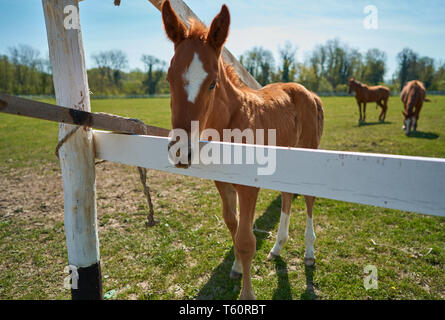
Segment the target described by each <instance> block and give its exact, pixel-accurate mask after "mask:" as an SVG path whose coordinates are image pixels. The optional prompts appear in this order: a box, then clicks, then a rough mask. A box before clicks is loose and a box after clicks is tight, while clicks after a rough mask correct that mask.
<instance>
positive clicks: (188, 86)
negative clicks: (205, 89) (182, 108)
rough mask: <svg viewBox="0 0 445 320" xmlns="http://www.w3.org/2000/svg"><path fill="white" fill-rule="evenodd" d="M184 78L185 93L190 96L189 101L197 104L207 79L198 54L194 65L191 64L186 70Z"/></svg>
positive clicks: (194, 59)
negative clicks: (197, 98)
mask: <svg viewBox="0 0 445 320" xmlns="http://www.w3.org/2000/svg"><path fill="white" fill-rule="evenodd" d="M182 77H183V79H184V82H185V91H186V92H187V95H188V101H190V102H191V103H195V100H196V97H197V96H198V94H199V90H200V89H201V85H202V83H203V82H204V80H205V78H206V77H207V72H206V71H205V70H204V67H203V65H202V62H201V60H200V59H199V56H198V54H197V53H196V52H195V55H194V57H193V60H192V63H190V66H189V67H188V68H187V70H185V72H184V74H183V76H182Z"/></svg>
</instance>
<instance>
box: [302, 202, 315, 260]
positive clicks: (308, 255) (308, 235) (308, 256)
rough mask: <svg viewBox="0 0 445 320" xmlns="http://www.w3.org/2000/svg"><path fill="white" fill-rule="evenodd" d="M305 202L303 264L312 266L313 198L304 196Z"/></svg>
mask: <svg viewBox="0 0 445 320" xmlns="http://www.w3.org/2000/svg"><path fill="white" fill-rule="evenodd" d="M304 200H306V208H307V217H306V231H305V233H304V239H305V243H306V250H305V252H304V263H305V265H307V266H312V265H313V264H314V263H315V253H314V243H315V239H316V237H315V232H314V224H313V222H312V208H313V207H314V201H315V197H312V196H304Z"/></svg>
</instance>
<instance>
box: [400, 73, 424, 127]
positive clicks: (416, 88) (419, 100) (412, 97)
mask: <svg viewBox="0 0 445 320" xmlns="http://www.w3.org/2000/svg"><path fill="white" fill-rule="evenodd" d="M425 97H426V89H425V86H424V85H423V83H422V82H420V81H418V80H412V81H409V82H407V83H406V84H405V86H404V87H403V90H402V93H401V94H400V98H401V99H402V102H403V105H404V106H405V107H404V110H403V111H402V114H403V117H404V119H403V130H405V134H406V135H409V134H410V132H411V128H412V130H413V131H414V132H415V131H416V130H417V122H418V121H419V113H420V110H421V109H422V106H423V102H424V101H427V99H426V98H425Z"/></svg>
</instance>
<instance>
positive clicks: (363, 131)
mask: <svg viewBox="0 0 445 320" xmlns="http://www.w3.org/2000/svg"><path fill="white" fill-rule="evenodd" d="M430 98H432V102H431V103H426V104H425V105H424V109H423V110H422V113H421V117H420V120H419V125H418V130H419V131H418V132H417V133H416V134H413V135H412V136H411V137H406V136H405V135H404V134H403V132H402V130H401V126H402V115H401V110H402V105H401V102H400V99H399V98H398V97H392V98H391V99H390V101H389V111H388V115H387V121H386V122H385V123H379V122H378V114H379V110H376V109H375V106H374V104H368V108H367V120H368V123H367V124H366V125H362V126H358V122H357V120H358V108H357V106H356V103H355V100H354V99H353V98H352V97H329V98H323V99H322V100H323V103H324V108H325V115H326V120H325V131H324V136H323V138H322V143H321V148H322V149H331V150H345V151H361V152H376V153H389V154H403V155H417V156H428V157H441V158H445V121H444V120H445V97H436V96H434V97H430ZM92 109H93V111H102V112H108V113H115V114H119V115H123V116H129V117H136V118H139V119H141V120H143V121H145V122H146V123H148V124H151V125H156V126H163V127H170V111H169V100H168V99H134V100H93V101H92ZM56 144H57V124H54V123H49V122H45V121H39V120H33V119H27V118H21V117H14V116H9V115H4V114H0V299H69V298H70V292H69V291H68V290H65V289H64V287H63V281H64V278H65V277H66V276H67V274H65V273H64V268H65V266H66V265H67V254H66V244H65V234H64V226H63V191H62V184H61V176H60V169H59V166H58V162H57V159H56V158H55V156H54V148H55V146H56ZM96 170H97V208H98V209H97V210H98V220H99V221H98V223H99V240H100V251H101V262H102V273H103V286H104V293H105V292H107V291H110V290H115V291H116V295H115V297H114V299H236V298H238V297H239V292H240V285H241V283H240V281H239V280H230V279H229V277H228V275H229V272H230V268H231V265H232V262H233V258H234V256H233V246H232V242H231V238H230V234H229V231H228V229H227V228H226V226H225V224H224V222H223V220H222V214H221V204H220V200H219V196H218V194H217V191H216V188H214V186H213V183H212V182H211V181H205V180H201V179H196V178H189V177H184V176H178V175H171V174H167V173H161V172H155V171H149V174H150V177H149V179H150V186H151V187H152V189H153V200H154V205H155V211H156V218H157V219H159V220H160V223H159V224H158V225H157V226H156V227H154V228H150V229H146V228H145V225H144V222H145V215H146V213H147V204H146V202H145V200H144V196H143V193H142V188H141V186H140V185H139V180H138V175H137V170H136V169H135V168H133V167H127V166H123V165H118V164H113V163H104V164H100V165H98V166H97V168H96ZM280 204H281V199H280V193H279V192H277V191H271V190H261V192H260V196H259V201H258V204H257V208H256V220H255V229H256V231H255V234H256V237H257V252H256V255H255V258H254V264H253V265H254V267H253V268H254V269H253V285H254V289H255V293H256V296H257V298H258V299H444V298H445V219H444V218H439V217H432V216H425V215H421V214H415V213H408V212H402V211H397V210H389V209H383V208H377V207H371V206H365V205H358V204H351V203H345V202H340V201H332V200H328V199H318V200H317V202H316V206H315V213H314V224H315V232H316V235H317V241H316V243H315V248H316V265H315V267H312V268H306V267H305V266H304V264H303V255H304V228H305V221H306V217H305V211H304V208H305V207H304V201H303V200H302V198H301V197H298V198H295V199H294V202H293V206H292V212H293V214H292V217H291V223H290V233H289V234H290V239H289V242H288V243H287V245H286V247H285V249H284V250H283V252H282V256H281V258H279V259H277V260H275V261H267V260H266V256H267V253H268V252H269V250H270V249H271V247H272V246H273V243H274V240H275V236H276V231H277V226H278V222H279V216H280ZM366 265H374V266H376V267H377V271H378V289H376V290H368V291H367V290H365V288H364V286H363V279H364V277H365V274H364V268H365V266H366Z"/></svg>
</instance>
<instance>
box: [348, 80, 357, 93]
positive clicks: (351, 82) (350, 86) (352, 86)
mask: <svg viewBox="0 0 445 320" xmlns="http://www.w3.org/2000/svg"><path fill="white" fill-rule="evenodd" d="M356 86H357V81H356V80H355V79H354V78H350V79H349V80H348V94H351V91H352V90H355V87H356Z"/></svg>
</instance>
